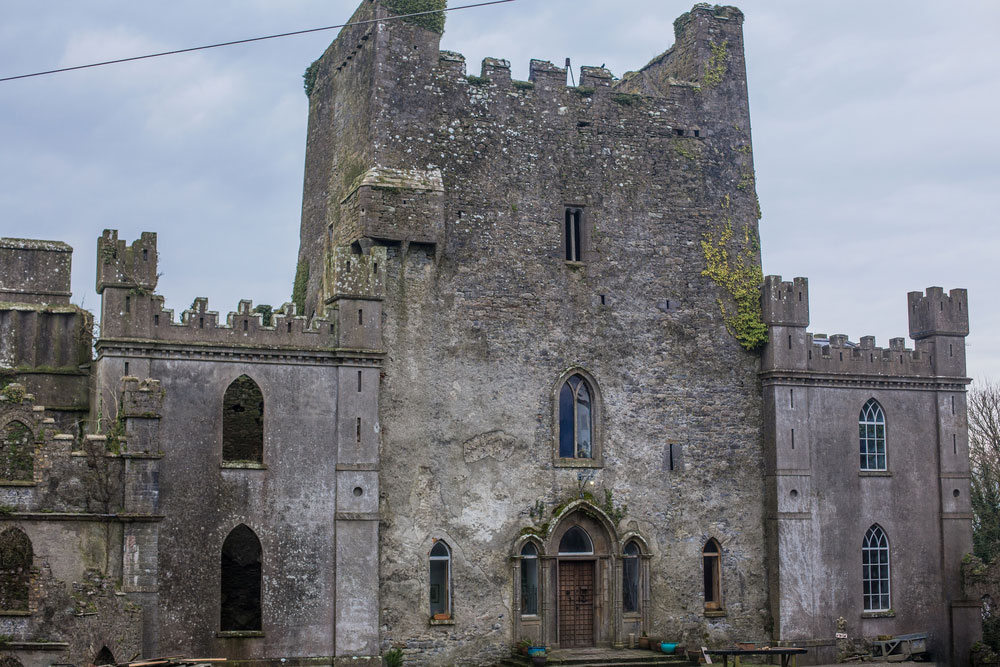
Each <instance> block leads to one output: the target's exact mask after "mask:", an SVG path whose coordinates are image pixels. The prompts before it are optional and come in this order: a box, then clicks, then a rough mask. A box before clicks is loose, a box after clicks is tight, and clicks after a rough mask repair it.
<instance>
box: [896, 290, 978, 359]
mask: <svg viewBox="0 0 1000 667" xmlns="http://www.w3.org/2000/svg"><path fill="white" fill-rule="evenodd" d="M907 302H908V306H909V308H908V314H909V319H910V338H912V339H913V340H915V341H916V342H917V343H916V345H917V349H918V350H920V351H922V352H924V353H925V354H927V355H929V357H930V359H931V364H932V365H933V367H934V373H935V374H936V375H955V376H964V375H965V337H966V336H968V335H969V295H968V292H967V291H966V290H964V289H953V290H951V291H950V292H949V293H948V294H947V295H946V294H945V293H944V290H943V289H942V288H940V287H928V288H927V292H926V293H923V292H910V293H909V294H908V295H907Z"/></svg>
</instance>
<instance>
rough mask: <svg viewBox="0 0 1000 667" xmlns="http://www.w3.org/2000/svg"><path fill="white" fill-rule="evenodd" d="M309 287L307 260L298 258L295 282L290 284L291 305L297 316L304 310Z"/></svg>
mask: <svg viewBox="0 0 1000 667" xmlns="http://www.w3.org/2000/svg"><path fill="white" fill-rule="evenodd" d="M308 286H309V260H308V259H305V258H304V257H300V258H299V263H298V265H297V266H296V267H295V282H294V283H293V284H292V303H294V304H295V308H296V312H297V313H298V314H299V315H302V314H303V313H305V310H306V289H307V288H308Z"/></svg>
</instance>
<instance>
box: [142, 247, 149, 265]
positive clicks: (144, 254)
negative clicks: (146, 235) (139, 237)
mask: <svg viewBox="0 0 1000 667" xmlns="http://www.w3.org/2000/svg"><path fill="white" fill-rule="evenodd" d="M142 261H144V262H146V261H149V251H148V250H146V249H145V248H143V249H142Z"/></svg>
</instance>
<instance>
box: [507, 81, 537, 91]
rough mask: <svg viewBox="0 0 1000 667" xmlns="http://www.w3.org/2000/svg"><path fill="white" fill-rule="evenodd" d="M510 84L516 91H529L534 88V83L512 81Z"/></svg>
mask: <svg viewBox="0 0 1000 667" xmlns="http://www.w3.org/2000/svg"><path fill="white" fill-rule="evenodd" d="M511 84H512V85H513V86H514V87H515V88H517V89H518V90H531V89H532V88H534V87H535V82H534V81H518V80H517V79H514V80H513V81H511Z"/></svg>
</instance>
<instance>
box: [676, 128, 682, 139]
mask: <svg viewBox="0 0 1000 667" xmlns="http://www.w3.org/2000/svg"><path fill="white" fill-rule="evenodd" d="M674 134H676V135H677V136H678V137H683V136H684V130H682V129H680V128H675V129H674Z"/></svg>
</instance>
